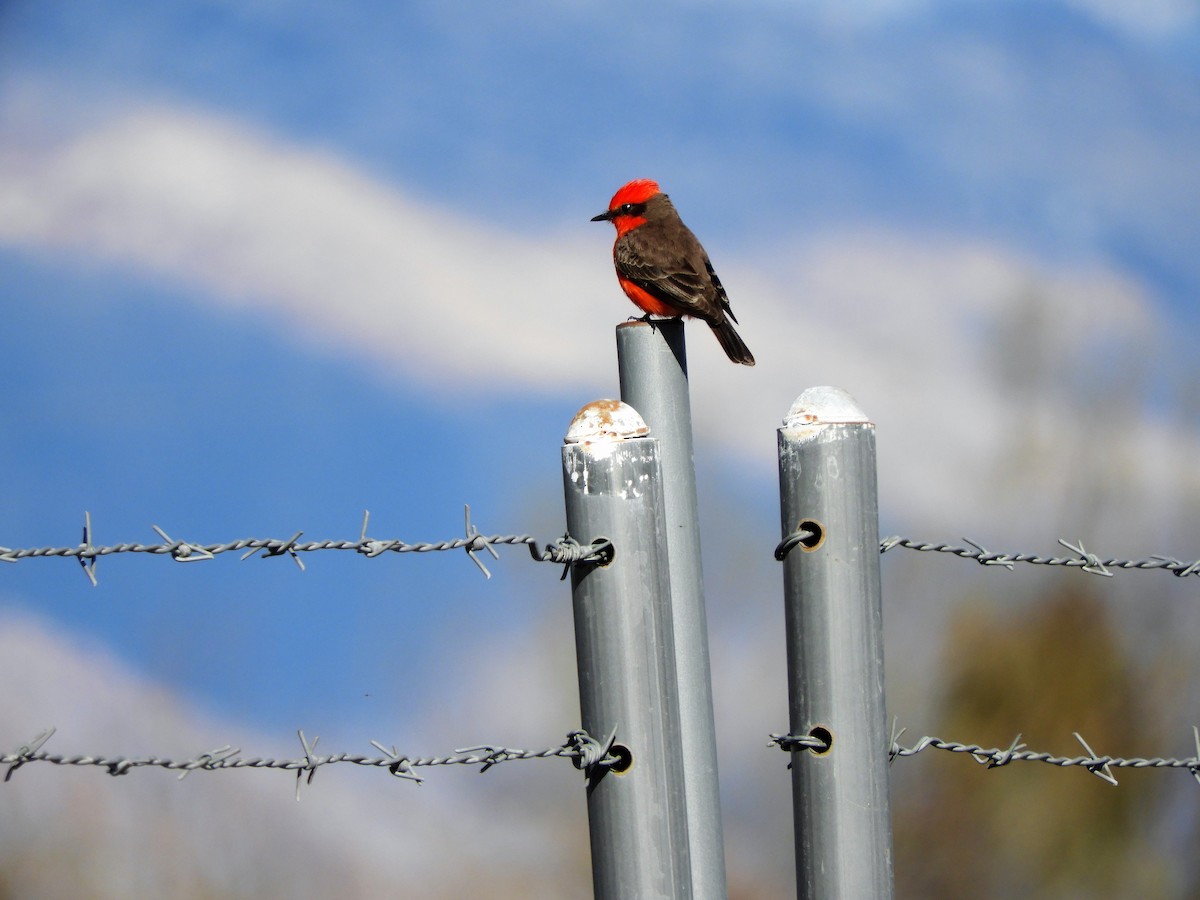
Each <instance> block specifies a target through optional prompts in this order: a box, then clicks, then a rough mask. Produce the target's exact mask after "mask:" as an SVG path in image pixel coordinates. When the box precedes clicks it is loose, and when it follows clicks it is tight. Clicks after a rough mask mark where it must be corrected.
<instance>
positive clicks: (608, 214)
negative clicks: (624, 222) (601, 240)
mask: <svg viewBox="0 0 1200 900" xmlns="http://www.w3.org/2000/svg"><path fill="white" fill-rule="evenodd" d="M616 214H617V211H616V210H615V209H606V210H605V211H604V212H602V213H600V215H598V216H592V221H593V222H608V221H611V220H612V217H613V216H615V215H616Z"/></svg>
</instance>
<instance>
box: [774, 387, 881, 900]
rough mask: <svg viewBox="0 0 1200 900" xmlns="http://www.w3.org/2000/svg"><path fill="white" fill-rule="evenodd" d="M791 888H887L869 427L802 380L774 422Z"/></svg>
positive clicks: (871, 891) (848, 407)
mask: <svg viewBox="0 0 1200 900" xmlns="http://www.w3.org/2000/svg"><path fill="white" fill-rule="evenodd" d="M779 485H780V495H781V498H782V525H783V533H784V536H785V537H786V536H788V535H793V534H796V533H797V532H798V531H807V532H810V535H811V536H810V537H808V538H806V539H804V540H803V541H802V542H801V543H799V544H797V545H796V546H793V547H792V549H791V550H790V552H788V554H787V556H786V557H785V558H784V563H783V577H784V588H785V604H786V606H785V613H786V621H787V661H788V696H789V712H790V719H791V722H790V727H791V733H792V734H793V735H808V736H813V737H817V738H820V739H821V740H823V741H825V742H826V743H827V744H828V749H826V750H823V751H812V750H803V749H801V750H793V751H792V809H793V818H794V822H795V838H796V896H797V897H803V898H810V897H811V898H825V897H856V898H858V897H863V898H866V897H891V896H893V893H894V884H893V875H892V836H891V819H890V813H889V801H888V733H887V721H886V709H885V703H884V689H883V613H882V609H881V604H880V589H879V512H878V500H877V494H876V475H875V426H874V425H873V424H872V423H871V422H870V421H869V420H868V419H867V417H866V415H865V414H864V413H863V412H862V410H861V409H859V407H858V405H857V404H856V403H855V402H854V400H853V399H852V398H851V397H850V395H849V394H847V393H845V392H844V391H841V390H839V389H837V388H828V387H823V388H810V389H809V390H806V391H805V392H804V393H802V394H801V395H800V397H799V398H797V400H796V402H795V403H794V404H793V405H792V408H791V410H790V411H789V412H788V415H787V418H786V419H785V420H784V423H783V427H782V428H780V429H779Z"/></svg>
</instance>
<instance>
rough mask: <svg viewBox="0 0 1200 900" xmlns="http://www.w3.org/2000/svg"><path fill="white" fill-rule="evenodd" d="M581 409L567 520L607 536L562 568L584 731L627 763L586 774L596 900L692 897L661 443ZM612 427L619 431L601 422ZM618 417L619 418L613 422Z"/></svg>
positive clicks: (608, 410)
mask: <svg viewBox="0 0 1200 900" xmlns="http://www.w3.org/2000/svg"><path fill="white" fill-rule="evenodd" d="M590 407H591V408H590V409H589V408H586V407H585V409H584V410H581V412H580V414H579V415H577V416H576V418H575V422H576V423H593V424H594V423H601V422H606V423H608V424H607V425H604V426H603V427H591V425H588V426H587V427H583V426H581V427H580V428H579V429H576V428H574V426H573V429H572V433H571V434H570V435H569V438H570V439H569V440H568V442H566V443H564V445H563V449H562V460H563V488H564V492H565V496H566V509H567V528H568V529H569V530H571V531H572V532H574V533H577V534H590V535H595V536H596V537H604V538H608V539H609V540H610V541H612V547H613V555H612V558H611V561H609V562H608V564H606V565H597V564H584V565H576V566H575V567H573V568H572V570H571V592H572V602H573V607H574V613H575V648H576V657H577V659H576V662H577V665H578V668H579V701H580V709H581V713H582V720H583V727H584V729H585V730H587V731H588V732H589V733H591V734H604V735H608V734H613V733H615V734H616V741H615V743H614V745H613V748H612V752H613V753H615V754H617V755H624V757H625V759H626V760H627V762H628V765H627V767H625V766H622V767H619V768H621V769H623V771H619V772H618V770H617V769H616V768H614V769H610V770H606V771H601V772H599V773H598V774H597V775H596V777H594V778H592V779H589V784H588V826H589V833H590V836H591V849H592V879H593V887H594V890H595V896H596V897H597V898H599V900H616V898H627V897H638V898H656V897H662V898H677V897H684V898H686V897H692V896H693V893H692V886H691V885H692V876H691V866H690V859H689V850H688V842H687V819H686V811H685V806H684V786H683V765H682V758H681V753H680V733H679V707H678V703H677V697H676V678H675V651H674V638H673V636H672V626H671V584H670V580H669V577H668V573H667V545H666V535H665V533H664V524H663V507H662V490H661V489H662V470H661V465H660V459H659V444H658V441H657V440H655V438H654V436H653V432H651V436H650V437H645V436H640V437H639V436H637V432H638V431H639V430H640V429H638V427H637V422H640V419H638V420H637V421H636V422H635V421H633V420H632V419H631V418H630V416H629V413H630V412H631V410H630V409H629V408H628V407H625V408H624V409H614V408H613V407H612V401H600V402H599V404H591V405H590ZM614 423H617V424H616V427H609V426H610V425H613V424H614ZM621 423H623V424H621Z"/></svg>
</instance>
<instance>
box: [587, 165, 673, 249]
mask: <svg viewBox="0 0 1200 900" xmlns="http://www.w3.org/2000/svg"><path fill="white" fill-rule="evenodd" d="M660 194H662V189H661V188H659V186H658V182H657V181H653V180H651V179H649V178H637V179H634V180H633V181H631V182H629V183H628V184H625V185H622V186H621V188H620V189H618V190H617V192H616V193H615V194H613V197H612V200H610V201H609V202H608V209H607V210H606V211H604V212H602V213H600V215H598V216H593V217H592V221H593V222H612V223H613V225H614V226H615V227H616V229H617V237H620V236H621V235H623V234H624V233H625V232H627V231H629V230H631V229H633V228H637V227H638V226H639V225H642V224H644V223H645V221H646V218H645V212H646V203H647V202H649V201H650V199H651V198H653V197H657V196H658V195H660ZM663 196H664V198H665V196H666V195H663Z"/></svg>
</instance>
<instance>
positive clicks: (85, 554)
mask: <svg viewBox="0 0 1200 900" xmlns="http://www.w3.org/2000/svg"><path fill="white" fill-rule="evenodd" d="M78 559H79V564H80V565H81V566H83V574H84V575H86V576H87V578H88V581H90V582H91V583H92V587H99V586H100V582H99V581H97V580H96V553H95V548H94V547H93V546H92V514H91V513H90V512H88V511H87V510H84V511H83V542H82V543H81V544H80V545H79V557H78Z"/></svg>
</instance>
